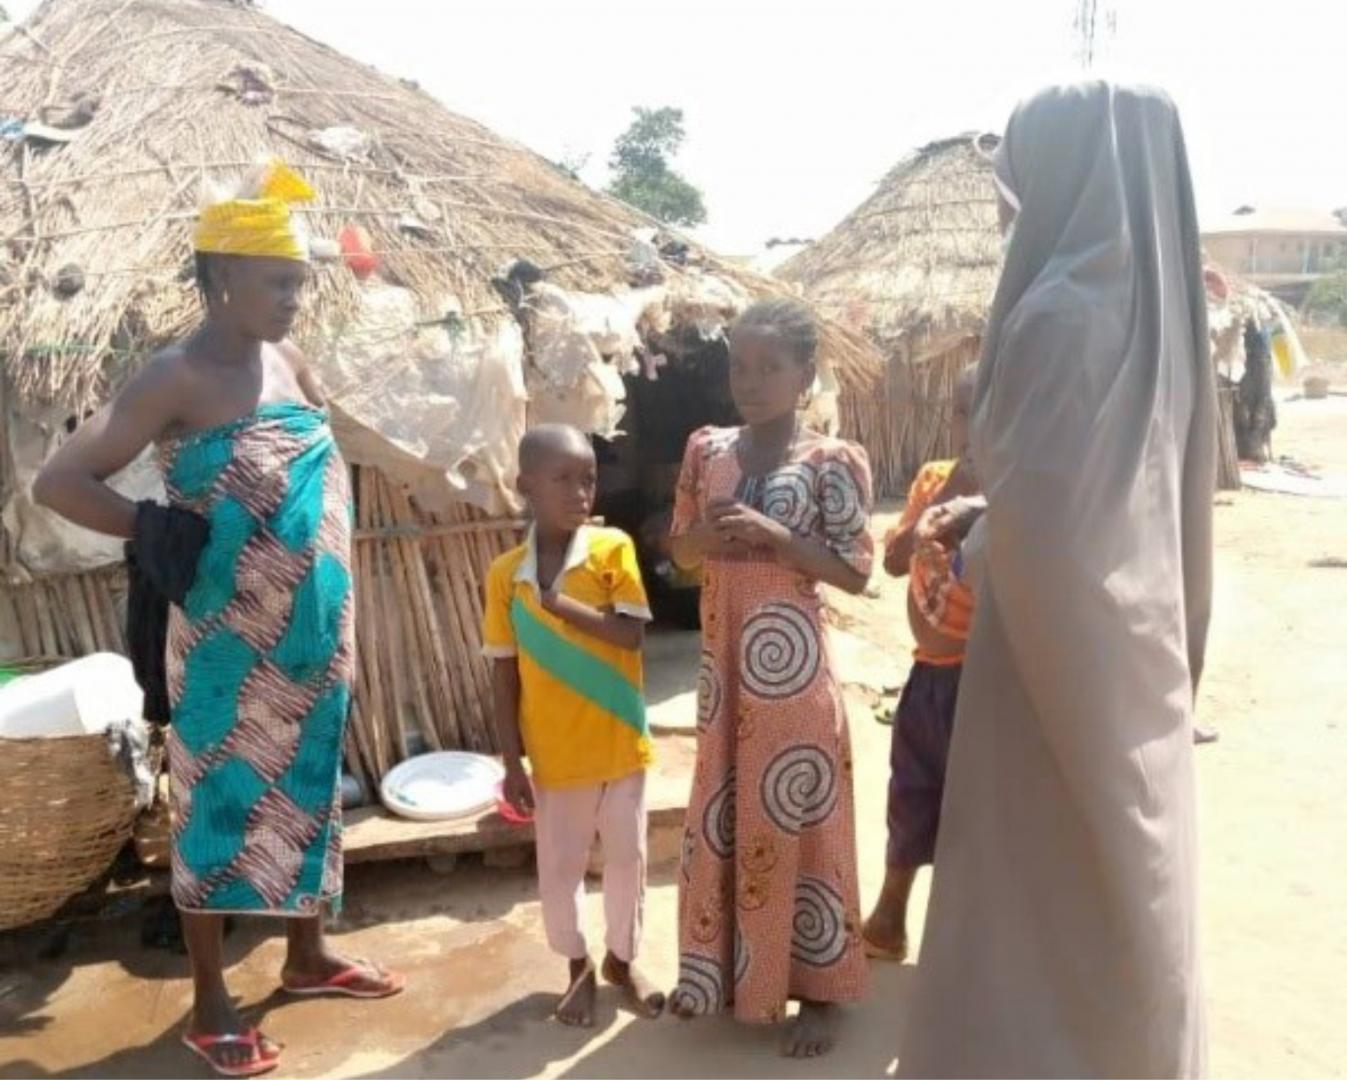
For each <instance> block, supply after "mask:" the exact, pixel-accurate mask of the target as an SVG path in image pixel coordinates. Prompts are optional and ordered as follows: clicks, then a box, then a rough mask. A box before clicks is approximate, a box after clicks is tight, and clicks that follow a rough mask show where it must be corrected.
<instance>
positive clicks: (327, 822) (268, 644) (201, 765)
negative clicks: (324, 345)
mask: <svg viewBox="0 0 1347 1080" xmlns="http://www.w3.org/2000/svg"><path fill="white" fill-rule="evenodd" d="M258 195H259V196H260V197H257V198H247V199H233V200H229V201H227V202H224V203H218V204H216V205H214V206H211V207H208V208H207V209H206V210H204V211H203V212H202V217H201V220H200V222H199V224H198V227H197V233H196V244H195V247H196V250H197V271H198V274H197V276H198V284H199V285H200V287H201V291H202V295H203V297H204V299H205V303H206V318H205V321H204V322H203V324H202V325H201V327H200V328H199V329H198V330H197V331H196V332H195V333H194V334H192V335H191V336H190V337H188V338H186V339H185V340H183V341H182V342H180V343H178V344H176V345H173V346H171V347H170V348H168V349H165V350H164V351H163V352H161V353H160V354H158V355H157V356H156V357H155V358H154V359H153V360H152V361H150V363H149V364H148V365H147V366H146V367H145V368H144V369H143V370H142V371H141V372H140V373H139V374H138V375H137V376H136V377H135V378H133V379H132V380H131V381H130V382H129V383H128V384H127V386H126V387H125V388H124V389H123V390H122V392H121V393H120V394H119V395H118V396H117V398H116V399H115V400H114V401H113V402H112V403H111V404H110V405H109V406H107V408H105V409H104V410H103V411H102V412H100V413H99V414H97V415H96V416H95V417H93V418H92V419H90V420H89V421H88V422H87V423H85V424H84V425H82V426H81V427H80V428H79V429H78V430H77V431H76V432H75V433H74V435H72V436H71V437H70V439H69V440H68V441H67V442H66V443H65V444H64V445H63V446H62V447H61V449H60V450H59V451H58V452H57V454H56V455H55V456H54V457H53V458H52V459H51V461H50V462H49V463H48V465H47V467H46V468H45V469H44V470H43V473H42V475H41V476H40V477H39V479H38V481H37V483H36V484H35V486H34V495H35V497H36V498H37V499H38V500H39V501H40V502H42V503H44V504H46V505H48V506H50V507H51V508H52V509H54V510H56V511H57V512H58V513H60V514H62V515H64V516H65V517H67V518H69V519H70V520H71V521H74V522H75V523H76V524H79V525H83V526H84V527H86V528H89V529H93V530H95V531H98V532H102V533H107V534H110V535H113V536H121V537H125V538H128V539H130V540H132V542H133V545H132V552H133V555H135V554H138V552H139V549H140V546H141V543H142V541H143V540H145V539H146V538H145V536H144V534H145V533H146V531H147V530H148V529H149V528H150V525H152V526H153V528H154V530H155V531H156V533H157V534H158V537H159V540H160V542H159V543H158V545H157V547H158V550H159V552H160V555H159V556H158V557H159V559H160V561H161V562H162V561H169V562H172V561H173V560H174V559H177V560H178V561H179V562H181V561H183V560H186V559H190V558H192V557H193V556H190V555H184V554H181V551H182V550H183V546H182V545H179V547H177V548H175V547H174V544H173V542H172V541H171V540H170V542H168V543H167V544H165V543H163V542H162V541H163V534H164V533H165V532H171V531H172V529H173V528H175V527H176V526H175V524H174V523H181V522H183V521H186V522H187V523H188V524H189V525H190V526H192V527H194V528H196V529H198V530H199V532H198V534H197V535H205V527H204V526H202V525H201V522H202V520H204V521H205V522H206V523H207V525H208V529H209V532H208V535H207V536H206V539H205V542H204V546H201V545H200V544H197V545H196V547H194V548H192V549H191V550H193V551H195V550H198V549H199V556H196V557H195V566H194V567H190V566H187V567H184V566H181V565H180V566H177V567H173V566H169V567H163V566H160V567H153V566H151V567H149V568H148V569H149V570H150V571H152V572H158V573H159V574H160V576H161V577H177V578H180V579H182V580H183V581H184V585H183V595H181V596H179V597H175V599H177V600H179V601H180V603H178V604H175V605H174V606H173V608H172V610H171V613H170V615H169V621H168V631H167V650H166V653H167V655H166V657H165V658H164V659H165V661H166V663H165V668H166V673H167V690H168V699H169V702H170V703H171V712H172V726H171V728H170V730H169V733H168V760H169V775H170V780H171V793H172V811H173V815H172V816H173V845H172V852H173V865H172V871H173V873H172V878H173V898H174V901H175V902H176V904H177V906H178V908H179V910H180V911H181V912H182V921H183V934H184V937H185V939H186V942H187V947H188V951H189V953H190V955H191V960H192V975H193V983H194V989H195V1004H194V1008H193V1018H192V1022H191V1024H190V1026H189V1028H188V1031H187V1033H186V1034H185V1035H184V1037H183V1038H184V1042H185V1043H186V1044H187V1046H188V1047H189V1048H190V1049H191V1050H193V1051H194V1052H195V1053H197V1054H199V1055H200V1056H201V1057H202V1058H204V1059H205V1060H206V1061H207V1062H208V1063H209V1064H210V1065H211V1067H212V1068H213V1069H215V1071H216V1072H218V1073H220V1074H221V1075H226V1076H253V1075H257V1074H259V1073H262V1072H266V1071H269V1070H270V1069H273V1068H275V1067H276V1065H277V1063H278V1061H279V1057H280V1048H279V1047H278V1046H277V1045H276V1044H275V1043H273V1042H271V1041H270V1040H268V1039H266V1038H265V1036H263V1035H262V1034H261V1033H260V1032H259V1031H258V1030H257V1029H256V1028H255V1027H251V1026H249V1025H247V1024H246V1023H245V1022H244V1021H243V1019H242V1018H241V1017H240V1016H239V1014H238V1012H237V1011H236V1009H235V1007H234V1005H233V1003H232V1001H231V999H230V996H229V993H228V990H227V989H226V986H225V982H224V973H223V972H224V962H223V955H222V951H223V946H222V939H223V919H224V915H225V914H226V913H235V914H239V913H242V914H257V915H281V916H290V917H291V918H290V921H289V923H288V925H287V930H288V944H289V949H288V954H287V958H286V961H285V966H284V968H283V970H282V973H281V983H282V986H283V988H284V989H285V990H287V991H289V992H291V993H298V994H313V993H341V994H347V995H350V996H356V997H383V996H387V995H388V994H393V993H396V992H398V991H399V990H400V989H401V988H402V982H401V980H400V979H399V978H397V977H395V976H393V975H391V974H389V973H388V972H386V971H384V970H383V969H381V968H379V967H378V966H376V965H372V964H368V963H365V962H363V961H355V962H353V961H351V960H348V959H345V958H343V957H341V956H338V955H336V954H334V953H333V952H332V951H330V949H329V948H328V946H327V944H326V942H325V939H324V936H323V929H322V915H323V914H324V911H325V909H334V908H335V907H336V906H337V905H338V904H339V903H340V899H341V882H342V872H341V871H342V861H341V806H340V801H339V795H338V792H339V780H340V773H341V759H342V745H343V739H344V735H345V727H346V718H347V713H348V711H349V707H350V700H351V684H352V679H353V675H354V644H355V643H354V624H353V618H352V613H353V606H354V605H353V599H354V598H353V591H352V590H353V582H352V579H351V572H350V546H351V496H350V488H349V481H348V476H347V469H346V465H345V464H344V463H343V461H342V458H341V454H340V452H339V451H338V449H337V447H336V444H335V442H334V441H333V438H332V431H331V429H330V427H329V426H328V420H327V414H326V412H325V411H324V408H323V398H322V394H321V392H320V391H319V388H318V385H317V382H316V380H315V379H314V377H313V374H312V372H311V371H310V369H309V367H308V365H307V363H306V362H305V359H304V357H303V355H302V354H301V353H300V351H299V350H298V349H297V348H295V346H294V345H293V344H291V343H290V342H289V340H288V337H287V335H288V334H289V331H290V328H291V325H292V324H293V322H294V320H295V317H296V315H297V314H298V311H299V301H300V294H301V291H302V288H303V286H304V283H305V280H306V277H307V272H308V271H307V266H306V265H305V263H306V254H307V253H306V250H305V245H304V244H303V242H302V239H301V238H300V237H299V236H298V235H297V233H296V231H295V229H294V228H293V226H292V222H291V217H290V211H289V206H288V203H289V202H290V201H293V200H294V199H296V198H303V197H306V196H307V195H311V192H309V191H308V188H307V185H305V184H304V183H303V181H302V180H300V179H299V178H298V177H297V176H295V174H293V173H291V172H289V171H288V170H285V169H284V167H279V166H278V167H274V168H273V169H272V170H271V172H270V173H269V174H268V175H267V176H266V177H265V178H264V180H263V183H262V185H261V187H260V189H259V191H258ZM151 444H154V445H156V446H157V448H158V452H159V460H160V464H161V467H162V469H163V474H164V482H165V488H166V490H167V492H168V497H169V502H170V507H171V508H170V509H167V510H166V509H164V508H160V507H154V506H148V507H147V506H146V505H142V506H140V507H137V506H136V505H134V504H133V503H131V502H130V501H128V500H127V499H125V498H123V497H122V496H121V495H119V494H118V493H117V492H115V491H114V490H113V489H112V488H111V487H109V486H108V485H107V483H106V480H107V479H108V477H110V476H112V475H113V474H114V473H116V472H117V471H119V470H120V469H122V468H123V467H125V466H126V465H127V464H129V463H130V462H131V461H132V460H134V459H135V458H136V457H137V456H138V455H139V454H140V453H141V452H142V451H143V450H144V449H145V448H146V447H147V446H149V445H151ZM147 522H148V523H150V524H149V525H147ZM188 531H191V530H190V529H189V530H188ZM145 546H146V547H147V548H148V547H149V544H148V543H146V545H145ZM163 552H168V554H167V555H164V554H163ZM193 571H194V572H193ZM188 583H190V587H188Z"/></svg>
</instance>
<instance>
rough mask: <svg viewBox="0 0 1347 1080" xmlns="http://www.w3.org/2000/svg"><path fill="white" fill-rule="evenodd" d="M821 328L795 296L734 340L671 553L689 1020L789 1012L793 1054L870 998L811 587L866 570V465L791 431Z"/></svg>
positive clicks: (841, 726)
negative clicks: (680, 686) (696, 647)
mask: <svg viewBox="0 0 1347 1080" xmlns="http://www.w3.org/2000/svg"><path fill="white" fill-rule="evenodd" d="M816 345H817V332H816V330H815V327H814V323H813V320H812V318H811V317H810V315H809V312H808V311H807V310H806V309H805V308H804V307H802V306H801V305H800V304H798V303H795V302H794V301H789V300H773V301H766V302H763V303H759V304H755V305H753V306H752V307H750V308H749V309H748V310H747V311H745V312H744V314H743V315H742V316H741V317H740V318H739V320H738V321H737V322H736V323H735V325H734V327H733V329H732V331H731V334H730V386H731V390H732V392H733V395H734V403H735V406H736V408H737V409H738V410H739V413H740V415H741V416H742V417H743V419H744V420H745V422H746V423H745V426H744V427H742V428H737V429H717V428H704V429H703V430H701V431H699V432H697V433H696V434H694V435H693V436H692V438H691V439H690V440H689V442H688V447H687V451H686V453H685V455H684V459H683V471H682V476H681V477H680V480H679V484H678V492H677V502H676V505H675V509H674V521H673V527H672V530H671V536H672V541H671V546H672V552H673V556H674V559H675V561H676V562H677V563H678V564H679V565H680V566H682V567H685V568H690V567H695V566H699V565H700V566H701V567H702V570H703V574H704V581H703V587H702V601H701V604H702V635H703V648H702V665H701V674H700V685H699V687H698V703H697V708H698V717H697V720H698V723H697V727H698V743H697V769H696V774H695V777H694V779H693V786H692V798H691V803H690V805H689V807H688V813H687V826H686V829H685V832H684V838H683V860H682V869H681V879H680V882H679V898H678V922H679V953H680V955H679V978H678V985H677V987H676V988H675V990H674V993H673V995H672V998H671V1000H670V1005H671V1007H672V1008H673V1010H674V1012H676V1013H678V1014H679V1015H681V1016H683V1017H685V1018H686V1017H691V1016H697V1015H702V1014H706V1013H713V1012H718V1011H720V1010H722V1009H727V1008H733V1011H734V1014H735V1016H736V1017H737V1018H738V1019H740V1020H743V1021H746V1022H750V1023H753V1022H756V1023H770V1022H776V1021H780V1020H783V1019H784V1018H785V1015H786V1005H787V1002H788V1001H789V1000H790V999H792V998H794V999H796V1000H798V1001H799V1002H800V1013H799V1016H798V1017H797V1019H796V1020H795V1022H794V1023H793V1024H792V1025H791V1027H790V1031H789V1034H788V1036H787V1038H786V1042H785V1045H784V1048H783V1049H784V1052H785V1053H786V1054H788V1055H789V1056H792V1057H812V1056H815V1055H817V1054H820V1053H824V1052H826V1051H827V1050H829V1049H830V1048H831V1046H832V1044H833V1038H834V1034H833V1033H834V1028H835V1022H836V1016H835V1012H836V1008H835V1007H836V1005H838V1004H839V1003H843V1002H850V1001H855V1000H857V999H858V998H860V997H861V996H862V995H863V993H864V992H865V988H866V974H867V973H866V960H865V951H864V948H863V946H862V944H861V939H860V933H859V930H860V917H859V909H860V904H859V895H858V888H857V879H856V839H855V807H854V802H853V797H852V770H851V748H850V739H849V736H848V733H847V723H846V712H845V709H844V706H843V702H842V693H841V687H840V684H839V683H838V680H837V676H836V674H835V672H834V668H833V663H832V659H831V656H830V655H829V650H828V645H827V641H826V637H825V632H824V614H823V596H822V590H821V589H820V585H821V584H829V585H833V586H835V587H837V588H841V589H845V590H846V591H848V592H852V593H859V592H860V591H861V590H862V589H863V588H864V587H865V584H866V581H867V580H868V578H869V575H870V565H871V560H872V558H873V543H872V541H871V538H870V533H869V529H868V524H869V522H868V518H869V512H870V469H869V464H868V462H867V460H866V457H865V453H864V451H862V450H861V449H860V448H859V447H856V446H853V445H852V444H850V443H846V442H842V441H840V440H837V439H832V438H827V437H824V436H821V435H818V434H815V433H814V432H811V431H809V430H807V429H805V428H803V427H802V425H801V422H800V418H799V415H798V409H799V406H800V403H801V400H802V399H803V398H804V396H805V395H806V394H807V393H808V391H809V388H810V387H811V386H812V385H813V382H814V374H815V372H814V352H815V348H816Z"/></svg>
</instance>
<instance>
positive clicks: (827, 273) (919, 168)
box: [777, 135, 1001, 494]
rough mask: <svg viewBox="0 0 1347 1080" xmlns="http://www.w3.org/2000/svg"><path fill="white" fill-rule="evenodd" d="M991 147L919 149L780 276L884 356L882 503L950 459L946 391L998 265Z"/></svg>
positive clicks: (960, 143)
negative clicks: (924, 470)
mask: <svg viewBox="0 0 1347 1080" xmlns="http://www.w3.org/2000/svg"><path fill="white" fill-rule="evenodd" d="M975 141H976V142H980V144H981V148H979V146H978V145H975ZM994 145H995V140H994V139H993V138H991V137H988V136H983V137H982V139H981V140H975V138H974V136H972V135H960V136H958V137H957V138H952V139H944V140H942V141H940V142H934V143H931V144H929V145H927V146H924V147H922V148H921V149H920V150H918V151H917V152H916V153H914V154H912V155H911V156H909V157H907V158H905V159H904V160H903V161H901V162H899V163H898V165H897V166H895V167H894V169H893V170H892V171H891V172H890V173H889V174H888V175H887V176H886V177H885V178H884V179H883V180H882V181H881V182H880V184H879V186H878V188H877V189H876V190H875V193H874V194H873V195H871V196H870V198H868V199H867V200H866V201H865V202H863V203H862V204H861V205H860V206H859V207H857V208H856V210H855V211H853V212H852V213H851V214H850V215H849V216H848V217H847V218H846V219H845V220H844V221H842V223H841V224H840V225H838V226H837V227H836V228H835V229H833V230H832V232H830V233H828V234H827V235H826V236H824V237H823V238H822V239H821V240H819V241H818V242H817V243H815V244H813V245H812V246H810V247H808V248H806V249H805V250H804V251H802V252H801V253H799V254H798V255H796V256H794V257H793V258H792V259H790V261H788V262H787V263H785V264H784V265H783V266H782V267H780V268H779V269H778V270H777V276H779V277H781V278H784V279H785V280H787V281H792V282H797V283H798V284H799V285H800V286H801V287H802V289H803V290H804V294H805V296H806V297H808V298H809V300H810V301H811V302H813V303H814V304H815V305H817V307H818V308H819V310H820V311H822V312H823V313H824V314H826V315H828V316H829V317H830V318H833V319H836V320H837V321H839V322H840V323H842V325H843V326H846V327H848V328H850V329H853V330H857V331H860V332H863V333H864V334H865V335H866V336H868V337H869V338H870V339H871V340H873V341H874V342H875V343H876V345H878V346H879V348H880V351H881V352H882V353H883V354H884V356H885V359H886V361H887V377H886V380H885V396H886V407H885V410H884V412H885V417H886V420H887V423H886V426H885V429H884V431H883V432H882V435H881V438H882V440H883V447H884V451H883V453H882V454H881V455H879V456H880V458H881V460H882V461H884V462H885V463H886V464H889V465H890V467H889V468H888V469H887V470H886V471H885V472H884V473H883V474H882V476H881V478H880V482H881V485H882V487H883V489H884V490H885V491H887V492H888V493H890V494H899V493H901V491H902V490H903V485H904V484H905V482H906V481H907V480H908V478H909V477H910V476H911V475H912V473H913V472H914V471H915V470H916V468H918V467H919V466H920V465H921V463H922V462H923V461H925V460H929V459H930V458H933V457H937V456H940V455H943V454H946V453H948V451H949V445H948V443H949V411H950V402H951V391H952V388H953V382H954V380H955V379H956V378H957V376H958V374H959V372H960V371H961V370H962V369H963V368H964V367H965V366H966V365H968V364H970V363H972V362H974V361H975V360H976V359H977V358H978V355H979V351H980V349H981V341H982V330H983V327H984V325H985V323H986V319H987V314H988V311H989V309H990V307H991V299H992V294H993V293H994V292H995V289H996V280H997V276H998V273H999V271H1000V265H1001V244H1000V231H999V227H998V223H997V213H996V194H995V191H994V189H993V186H992V180H991V165H990V163H989V161H988V158H987V156H986V151H987V150H989V149H990V148H992V147H993V146H994Z"/></svg>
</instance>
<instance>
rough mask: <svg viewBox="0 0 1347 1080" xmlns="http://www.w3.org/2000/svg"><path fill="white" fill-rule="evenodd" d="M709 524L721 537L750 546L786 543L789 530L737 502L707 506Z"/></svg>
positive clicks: (773, 545)
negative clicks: (708, 507)
mask: <svg viewBox="0 0 1347 1080" xmlns="http://www.w3.org/2000/svg"><path fill="white" fill-rule="evenodd" d="M710 515H711V524H712V525H713V526H714V527H715V530H716V532H717V533H718V534H719V535H720V536H721V538H722V539H724V540H727V541H730V542H731V543H736V544H747V545H748V546H750V547H770V548H776V547H780V546H781V545H783V544H785V543H788V542H789V541H790V538H791V531H790V530H789V529H788V528H786V526H784V525H782V524H781V522H779V521H773V520H772V519H771V518H769V517H768V516H767V515H766V514H761V513H759V512H758V511H757V510H754V509H752V508H751V507H748V506H745V505H744V504H743V503H741V502H719V503H715V504H714V505H712V506H711V508H710Z"/></svg>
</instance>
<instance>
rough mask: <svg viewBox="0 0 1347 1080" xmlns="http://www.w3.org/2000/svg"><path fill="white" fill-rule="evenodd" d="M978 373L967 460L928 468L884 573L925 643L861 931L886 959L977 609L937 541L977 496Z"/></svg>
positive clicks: (927, 835) (920, 858)
mask: <svg viewBox="0 0 1347 1080" xmlns="http://www.w3.org/2000/svg"><path fill="white" fill-rule="evenodd" d="M975 374H976V369H975V368H968V369H967V370H966V371H965V372H964V373H963V375H962V376H961V377H960V379H959V383H958V386H957V387H956V388H955V400H954V420H953V428H954V447H955V450H956V452H957V453H958V454H959V457H958V458H957V459H956V460H954V461H933V462H930V463H928V464H927V465H925V466H923V467H922V469H921V471H920V472H919V473H918V474H917V478H916V480H914V481H913V483H912V489H911V492H910V493H909V495H908V500H907V506H906V508H905V509H904V511H903V516H902V518H901V519H900V520H899V522H898V525H897V526H896V527H895V528H894V529H893V530H892V531H891V532H890V533H889V534H888V536H886V537H885V541H884V569H885V570H886V571H887V572H888V573H890V574H892V575H893V576H894V577H902V576H903V575H904V574H906V575H908V578H909V584H908V591H907V618H908V622H909V623H910V624H911V626H912V635H913V637H914V638H916V642H917V648H916V653H915V659H914V661H913V664H912V673H911V674H910V675H909V676H908V680H907V685H906V686H905V687H903V696H902V699H901V700H900V701H899V703H898V714H897V717H896V718H895V720H894V725H893V743H892V749H891V751H890V756H889V767H890V776H889V805H888V827H889V844H888V854H887V864H888V869H887V872H886V874H885V877H884V889H883V891H882V892H881V893H880V897H879V902H878V903H877V904H876V905H875V910H874V911H873V912H872V913H871V915H870V918H869V919H867V920H866V923H865V928H864V930H863V932H862V933H863V936H864V938H865V944H866V951H867V952H869V953H870V955H871V956H877V957H881V958H885V959H895V960H902V959H904V958H905V957H906V955H907V901H908V896H909V895H910V894H911V892H912V882H913V880H914V879H915V878H916V875H917V870H918V868H920V867H921V866H924V865H926V864H927V863H929V862H931V860H932V858H933V857H934V855H935V838H936V830H937V827H938V825H939V821H940V801H941V797H942V796H943V794H944V786H945V761H946V759H947V757H948V756H949V743H950V735H951V733H952V732H953V730H954V711H955V707H956V705H957V703H958V699H959V674H960V672H961V671H962V670H963V654H964V646H965V645H966V643H967V641H968V628H969V623H970V621H971V619H972V615H973V594H972V592H971V590H970V589H969V588H968V586H967V585H966V584H965V583H964V582H963V581H962V580H961V579H960V574H959V561H960V559H959V551H958V548H957V546H955V547H951V546H949V545H948V544H947V543H946V542H944V541H943V540H941V539H934V538H932V537H933V536H934V535H935V534H936V532H938V529H937V528H935V527H934V526H935V523H936V520H937V518H938V516H939V513H940V511H941V510H942V509H943V508H945V507H946V506H947V505H948V504H949V503H950V502H952V501H953V500H955V499H959V498H968V497H971V496H974V495H976V494H977V486H978V485H977V480H976V478H975V476H974V475H973V469H972V463H971V462H970V461H969V460H968V457H967V446H968V414H969V411H970V409H971V407H972V400H973V382H974V377H975Z"/></svg>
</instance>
